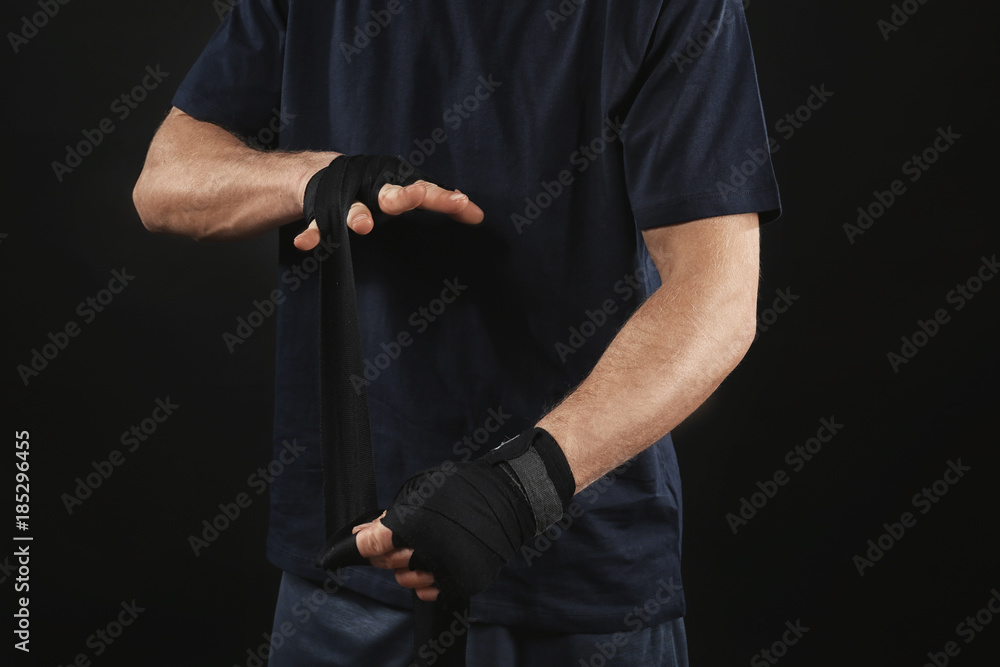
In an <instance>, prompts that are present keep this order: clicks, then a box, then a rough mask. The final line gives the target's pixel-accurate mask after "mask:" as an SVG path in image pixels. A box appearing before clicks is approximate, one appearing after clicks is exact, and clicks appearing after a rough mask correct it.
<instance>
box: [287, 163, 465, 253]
mask: <svg viewBox="0 0 1000 667" xmlns="http://www.w3.org/2000/svg"><path fill="white" fill-rule="evenodd" d="M302 187H303V192H304V189H305V184H303V186H302ZM378 205H379V208H380V209H382V212H383V213H387V214H388V215H399V214H401V213H405V212H406V211H412V210H413V209H423V210H425V211H435V212H437V213H444V214H446V215H448V216H450V217H451V218H452V219H453V220H457V221H458V222H462V223H465V224H472V225H475V224H479V223H480V222H482V221H483V210H482V209H481V208H479V207H478V206H477V205H476V204H474V203H473V202H472V201H471V200H470V199H469V197H468V195H466V194H464V193H462V192H460V191H458V190H446V189H444V188H442V187H439V186H437V185H435V184H434V183H429V182H427V181H423V180H421V181H417V182H416V183H413V184H411V185H406V186H400V185H392V184H391V183H386V184H385V185H383V186H382V189H381V190H379V193H378ZM347 226H348V227H349V228H350V229H352V230H353V231H354V232H355V233H358V234H367V233H368V232H370V231H371V230H372V229H373V228H374V226H375V223H374V220H373V218H372V212H371V211H370V210H369V209H368V207H367V206H365V205H364V204H362V203H361V202H359V201H356V202H354V204H353V205H352V206H351V209H350V211H349V212H348V214H347ZM319 241H320V231H319V226H318V225H317V224H316V221H315V220H311V221H310V222H309V227H308V228H306V229H305V230H304V231H303V232H302V233H301V234H299V235H298V236H296V237H295V241H294V243H295V247H296V248H298V249H299V250H303V251H307V250H312V249H313V248H315V247H316V246H317V245H319Z"/></svg>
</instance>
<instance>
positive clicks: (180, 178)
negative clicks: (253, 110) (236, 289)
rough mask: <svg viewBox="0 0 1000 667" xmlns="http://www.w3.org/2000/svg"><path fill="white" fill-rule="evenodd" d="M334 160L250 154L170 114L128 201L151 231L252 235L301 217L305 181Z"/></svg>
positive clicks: (213, 129)
mask: <svg viewBox="0 0 1000 667" xmlns="http://www.w3.org/2000/svg"><path fill="white" fill-rule="evenodd" d="M336 155H337V154H336V153H319V152H316V153H283V152H265V151H259V150H255V149H253V148H250V147H249V146H247V145H246V144H244V143H243V142H242V141H240V140H239V139H238V138H237V137H235V136H233V135H232V134H230V133H229V132H226V131H225V130H223V129H222V128H220V127H218V126H216V125H212V124H210V123H204V122H201V121H198V120H195V119H194V118H192V117H190V116H188V115H186V114H184V113H182V112H180V111H178V110H176V109H175V110H173V111H171V113H170V115H169V116H168V117H167V119H166V120H165V121H164V123H163V125H162V126H161V128H160V130H159V131H158V132H157V134H156V136H155V137H154V139H153V142H152V144H151V145H150V147H149V153H148V154H147V156H146V163H145V165H144V166H143V170H142V174H141V175H140V176H139V180H138V182H137V183H136V185H135V190H134V192H133V199H134V201H135V206H136V210H137V211H138V212H139V217H140V218H141V219H142V222H143V224H144V225H145V226H146V228H147V229H149V230H150V231H154V232H166V233H171V234H181V235H184V236H190V237H192V238H196V239H213V240H236V239H243V238H250V237H253V236H257V235H260V234H263V233H265V232H268V231H270V230H272V229H275V228H276V227H279V226H281V225H283V224H286V223H289V222H292V221H294V220H297V219H298V218H301V217H302V193H303V192H304V191H305V186H306V183H307V182H308V180H309V178H310V177H311V176H312V175H313V174H314V173H316V172H317V171H319V170H320V169H322V168H323V167H325V166H326V165H327V164H328V163H329V162H330V160H332V159H333V158H334V157H335V156H336Z"/></svg>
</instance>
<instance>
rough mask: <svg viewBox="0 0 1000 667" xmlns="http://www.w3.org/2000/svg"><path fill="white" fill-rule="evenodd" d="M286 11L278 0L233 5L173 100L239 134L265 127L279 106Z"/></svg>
mask: <svg viewBox="0 0 1000 667" xmlns="http://www.w3.org/2000/svg"><path fill="white" fill-rule="evenodd" d="M287 16H288V8H287V5H286V3H285V2H283V1H282V0H244V1H243V2H240V3H238V4H236V6H235V7H234V8H233V10H232V12H230V13H229V15H228V16H227V17H226V18H225V19H224V20H223V22H222V24H221V25H220V26H219V29H218V30H216V31H215V34H214V35H213V36H212V39H211V40H210V41H209V43H208V46H206V47H205V50H204V51H202V53H201V56H199V57H198V60H197V61H195V64H194V66H193V67H192V68H191V71H190V72H188V75H187V76H186V77H185V78H184V81H183V82H181V85H180V87H179V88H178V89H177V93H176V94H175V95H174V99H173V105H174V106H175V107H177V108H178V109H180V110H181V111H184V112H185V113H187V114H189V115H191V116H193V117H195V118H197V119H198V120H204V121H208V122H212V123H216V124H218V125H221V126H223V127H225V128H226V129H228V130H230V131H232V132H235V133H236V134H239V135H241V136H244V137H251V136H254V135H256V134H257V133H258V132H259V131H260V130H261V129H263V128H265V127H266V126H267V124H268V122H269V120H270V119H271V118H272V117H273V116H274V115H275V113H276V111H277V110H278V109H279V108H280V105H281V74H282V69H283V61H284V48H285V25H286V22H287Z"/></svg>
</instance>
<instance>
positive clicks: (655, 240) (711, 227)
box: [642, 213, 760, 295]
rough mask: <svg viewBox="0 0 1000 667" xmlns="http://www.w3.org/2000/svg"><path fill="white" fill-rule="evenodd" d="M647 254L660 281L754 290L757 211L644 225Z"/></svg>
mask: <svg viewBox="0 0 1000 667" xmlns="http://www.w3.org/2000/svg"><path fill="white" fill-rule="evenodd" d="M642 238H643V240H644V241H645V244H646V249H647V250H648V251H649V256H650V258H651V259H652V260H653V263H654V264H655V265H656V269H657V271H659V273H660V279H661V281H662V282H663V283H664V284H667V283H668V282H670V281H685V282H686V281H689V280H696V281H708V282H711V283H722V284H727V285H730V286H732V287H736V288H743V289H747V288H752V290H753V293H754V295H756V290H757V276H758V273H759V271H760V263H759V260H760V226H759V223H758V219H757V214H756V213H743V214H739V215H724V216H719V217H714V218H704V219H701V220H692V221H690V222H682V223H678V224H673V225H665V226H662V227H653V228H650V229H644V230H643V232H642Z"/></svg>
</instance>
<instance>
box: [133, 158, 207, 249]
mask: <svg viewBox="0 0 1000 667" xmlns="http://www.w3.org/2000/svg"><path fill="white" fill-rule="evenodd" d="M169 183H170V180H169V178H167V177H165V176H163V175H161V174H157V173H156V172H155V170H153V171H151V170H150V168H149V167H148V166H147V167H146V168H144V169H143V170H142V173H141V174H140V175H139V178H138V180H137V181H136V182H135V187H133V188H132V203H133V205H134V206H135V210H136V213H138V214H139V220H140V221H142V226H143V227H145V228H146V230H147V231H149V232H151V233H153V234H178V235H181V236H187V237H189V238H192V239H194V240H195V241H205V240H211V239H214V238H215V237H216V236H218V235H219V230H218V229H216V228H215V227H213V226H212V225H207V224H203V223H200V222H199V221H201V220H202V218H203V217H204V216H199V215H192V210H191V206H190V203H189V200H190V199H192V198H193V197H194V196H195V193H190V192H189V193H182V192H181V191H179V190H177V189H176V188H171V187H170V186H169Z"/></svg>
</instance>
